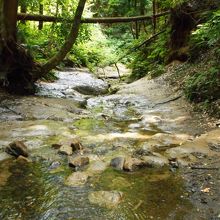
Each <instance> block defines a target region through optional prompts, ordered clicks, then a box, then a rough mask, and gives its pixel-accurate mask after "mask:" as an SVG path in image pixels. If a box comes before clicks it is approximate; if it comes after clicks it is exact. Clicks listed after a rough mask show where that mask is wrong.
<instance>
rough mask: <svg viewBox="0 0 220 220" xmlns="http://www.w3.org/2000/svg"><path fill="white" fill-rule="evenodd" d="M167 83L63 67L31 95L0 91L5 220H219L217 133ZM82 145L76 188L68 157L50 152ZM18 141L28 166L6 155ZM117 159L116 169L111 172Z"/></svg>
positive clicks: (0, 191) (0, 205)
mask: <svg viewBox="0 0 220 220" xmlns="http://www.w3.org/2000/svg"><path fill="white" fill-rule="evenodd" d="M108 71H110V70H108ZM124 74H127V72H126V71H124ZM169 77H170V76H169V74H167V75H166V74H165V75H163V76H161V77H159V78H156V79H153V80H148V78H147V77H145V78H142V79H140V80H138V81H136V82H133V83H131V84H126V83H123V82H120V80H119V78H118V77H117V74H115V73H112V74H107V75H105V76H104V78H105V81H107V82H105V81H103V80H101V79H98V78H96V77H94V76H92V75H91V74H90V73H89V72H88V71H87V70H86V69H66V70H65V71H60V72H59V73H58V78H59V79H58V80H57V81H55V82H52V83H48V82H39V83H38V88H39V91H38V93H37V94H36V95H35V96H29V97H25V96H23V97H20V96H13V95H9V94H7V93H5V92H3V91H2V92H1V93H0V101H1V102H0V112H1V115H0V121H1V124H0V130H1V132H0V161H1V162H0V168H1V173H0V218H1V219H3V220H4V219H106V220H107V219H115V220H116V219H131V220H132V219H175V220H176V219H187V220H188V219H192V220H193V219H195V220H198V219H204V220H206V219H209V220H211V219H212V220H217V219H220V211H219V210H220V190H219V189H220V178H219V177H220V175H219V168H220V160H219V156H220V128H218V127H217V126H216V123H215V121H213V120H209V118H207V117H203V116H201V115H200V114H198V113H195V112H193V110H192V107H191V105H190V104H189V103H187V101H186V100H185V99H184V97H183V95H182V93H181V91H174V90H173V89H172V88H171V86H170V84H169ZM109 84H112V85H113V87H114V88H115V87H117V89H118V91H117V92H116V93H115V94H108V93H107V90H108V85H109ZM110 90H111V89H110ZM111 91H116V90H115V89H112V90H111ZM76 138H77V140H80V142H81V143H82V145H83V146H84V147H85V152H84V153H83V155H84V156H86V157H88V158H89V160H90V163H89V165H87V166H85V167H82V168H79V170H75V172H74V173H77V174H78V175H79V176H80V175H83V178H84V177H89V180H88V181H87V178H86V181H84V180H85V179H83V184H82V185H83V186H81V185H80V187H79V185H77V184H79V183H78V182H77V184H76V181H77V180H76V179H77V178H76V179H74V180H73V182H71V184H72V186H74V188H73V189H74V190H72V188H71V187H68V186H65V185H66V180H68V176H69V175H70V174H71V175H72V172H73V170H72V168H69V167H68V161H67V159H68V158H67V157H66V156H63V155H60V154H59V153H58V151H57V150H55V149H53V148H51V145H54V144H58V145H59V144H61V145H63V144H64V145H65V144H67V143H71V142H72V141H73V140H74V139H76ZM15 140H21V141H24V143H25V144H26V145H27V146H28V150H29V152H30V155H31V156H30V159H31V160H32V161H33V163H31V165H21V164H19V163H18V162H17V160H15V159H14V158H11V157H10V156H9V155H7V154H6V153H5V152H4V150H5V148H6V147H7V146H8V144H9V143H11V142H12V141H15ZM71 157H75V156H74V155H73V156H71ZM119 157H120V158H122V159H123V160H124V161H125V163H124V164H123V167H122V170H120V171H118V170H115V169H113V168H112V167H111V166H110V164H111V161H112V160H113V159H115V158H119ZM140 161H141V167H142V166H143V165H144V168H142V169H141V168H140ZM125 164H126V165H125ZM27 167H28V169H27ZM117 168H118V167H117ZM133 168H135V169H134V170H133ZM123 169H124V170H123ZM128 171H130V172H128ZM71 175H70V176H71ZM79 176H78V178H79ZM71 180H72V179H71ZM78 181H79V179H78ZM80 181H82V179H80ZM15 182H16V183H17V184H15ZM30 183H31V185H30ZM64 183H65V184H64ZM71 184H70V185H71ZM74 184H76V185H74ZM16 192H19V193H16ZM97 192H102V194H101V196H100V195H99V194H98V193H97ZM106 192H107V193H106ZM117 192H118V194H117ZM119 192H120V193H119ZM94 193H96V194H94ZM103 193H104V194H103ZM111 193H113V194H111ZM122 194H123V196H122V198H123V199H122V201H121V195H122ZM12 195H13V196H12ZM94 195H95V196H94ZM103 195H104V196H103ZM117 196H118V197H120V199H117V198H118V197H117ZM97 200H98V201H97ZM79 201H80V202H79ZM113 202H115V203H114V204H112V203H113ZM115 205H116V206H115ZM103 206H104V207H103ZM109 206H111V207H109ZM112 206H114V209H112Z"/></svg>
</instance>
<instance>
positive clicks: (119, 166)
mask: <svg viewBox="0 0 220 220" xmlns="http://www.w3.org/2000/svg"><path fill="white" fill-rule="evenodd" d="M124 162H125V158H124V157H116V158H114V159H112V160H111V163H110V165H111V166H112V167H113V168H115V169H116V170H123V167H124Z"/></svg>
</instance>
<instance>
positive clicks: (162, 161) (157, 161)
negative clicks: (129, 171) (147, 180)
mask: <svg viewBox="0 0 220 220" xmlns="http://www.w3.org/2000/svg"><path fill="white" fill-rule="evenodd" d="M142 160H143V161H144V162H145V165H146V166H150V167H163V166H165V165H168V164H169V160H168V159H167V158H166V157H163V156H161V157H158V156H143V157H142Z"/></svg>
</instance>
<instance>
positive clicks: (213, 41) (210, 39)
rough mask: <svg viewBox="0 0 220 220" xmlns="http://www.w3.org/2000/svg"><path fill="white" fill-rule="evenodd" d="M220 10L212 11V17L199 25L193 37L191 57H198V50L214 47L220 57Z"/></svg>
mask: <svg viewBox="0 0 220 220" xmlns="http://www.w3.org/2000/svg"><path fill="white" fill-rule="evenodd" d="M219 33H220V10H217V11H216V12H214V13H212V14H211V16H210V19H209V20H208V21H207V22H206V23H204V24H200V25H198V28H197V29H196V30H195V31H194V32H193V33H192V37H191V42H190V45H191V56H192V57H191V58H192V60H194V59H195V58H196V57H198V51H203V50H207V49H209V48H214V50H215V52H216V55H217V56H219V58H220V34H219Z"/></svg>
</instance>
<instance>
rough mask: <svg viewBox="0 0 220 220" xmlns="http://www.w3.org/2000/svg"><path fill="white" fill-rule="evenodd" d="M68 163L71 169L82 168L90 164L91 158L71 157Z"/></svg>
mask: <svg viewBox="0 0 220 220" xmlns="http://www.w3.org/2000/svg"><path fill="white" fill-rule="evenodd" d="M68 163H69V166H70V167H74V168H75V167H82V166H85V165H88V164H89V158H88V157H83V156H77V157H74V158H72V157H70V158H69V160H68Z"/></svg>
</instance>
